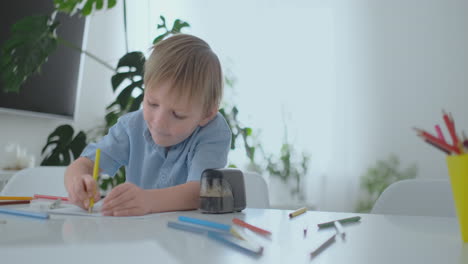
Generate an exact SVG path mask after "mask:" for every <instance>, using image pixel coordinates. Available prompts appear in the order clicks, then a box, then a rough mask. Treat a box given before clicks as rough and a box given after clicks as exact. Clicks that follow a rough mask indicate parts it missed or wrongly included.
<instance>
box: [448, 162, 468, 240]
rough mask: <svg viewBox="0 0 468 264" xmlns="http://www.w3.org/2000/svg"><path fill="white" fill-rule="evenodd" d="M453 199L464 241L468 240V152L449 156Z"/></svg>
mask: <svg viewBox="0 0 468 264" xmlns="http://www.w3.org/2000/svg"><path fill="white" fill-rule="evenodd" d="M447 167H448V171H449V176H450V183H451V185H452V192H453V200H454V202H455V209H456V213H457V218H458V223H459V225H460V232H461V237H462V240H463V242H465V243H467V242H468V154H463V155H455V156H447Z"/></svg>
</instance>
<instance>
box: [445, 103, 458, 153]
mask: <svg viewBox="0 0 468 264" xmlns="http://www.w3.org/2000/svg"><path fill="white" fill-rule="evenodd" d="M443 118H444V122H445V125H446V126H447V129H448V131H449V133H450V137H451V138H452V143H453V146H454V147H455V148H457V149H458V152H457V153H458V154H460V149H459V143H458V137H457V133H456V132H455V123H454V122H453V119H452V118H451V117H449V115H448V114H447V113H445V111H444V112H443Z"/></svg>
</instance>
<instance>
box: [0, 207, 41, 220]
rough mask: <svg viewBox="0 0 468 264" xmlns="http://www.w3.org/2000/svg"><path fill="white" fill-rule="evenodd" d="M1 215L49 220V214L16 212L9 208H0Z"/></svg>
mask: <svg viewBox="0 0 468 264" xmlns="http://www.w3.org/2000/svg"><path fill="white" fill-rule="evenodd" d="M0 213H2V214H11V215H17V216H26V217H34V218H40V219H48V218H49V214H47V213H39V212H30V211H22V210H15V209H9V208H0Z"/></svg>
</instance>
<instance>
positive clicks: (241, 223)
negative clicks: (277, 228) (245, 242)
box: [232, 218, 271, 235]
mask: <svg viewBox="0 0 468 264" xmlns="http://www.w3.org/2000/svg"><path fill="white" fill-rule="evenodd" d="M232 222H233V223H234V224H236V225H238V226H242V227H245V228H247V229H250V230H252V231H253V232H256V233H259V234H261V235H271V232H270V231H268V230H265V229H262V228H260V227H256V226H253V225H251V224H248V223H246V222H244V221H242V220H240V219H239V218H234V219H232Z"/></svg>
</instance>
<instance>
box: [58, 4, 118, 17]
mask: <svg viewBox="0 0 468 264" xmlns="http://www.w3.org/2000/svg"><path fill="white" fill-rule="evenodd" d="M82 2H83V0H54V5H55V8H56V9H57V10H59V11H60V12H64V13H67V14H74V13H75V12H77V11H78V10H79V5H78V4H81V3H82ZM115 4H117V0H107V8H108V9H111V8H112V7H114V6H115ZM93 7H94V8H95V9H96V10H101V9H102V8H103V7H104V0H87V1H85V4H84V5H83V8H82V9H81V11H80V13H81V15H83V16H87V15H89V14H91V12H92V11H93Z"/></svg>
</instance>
